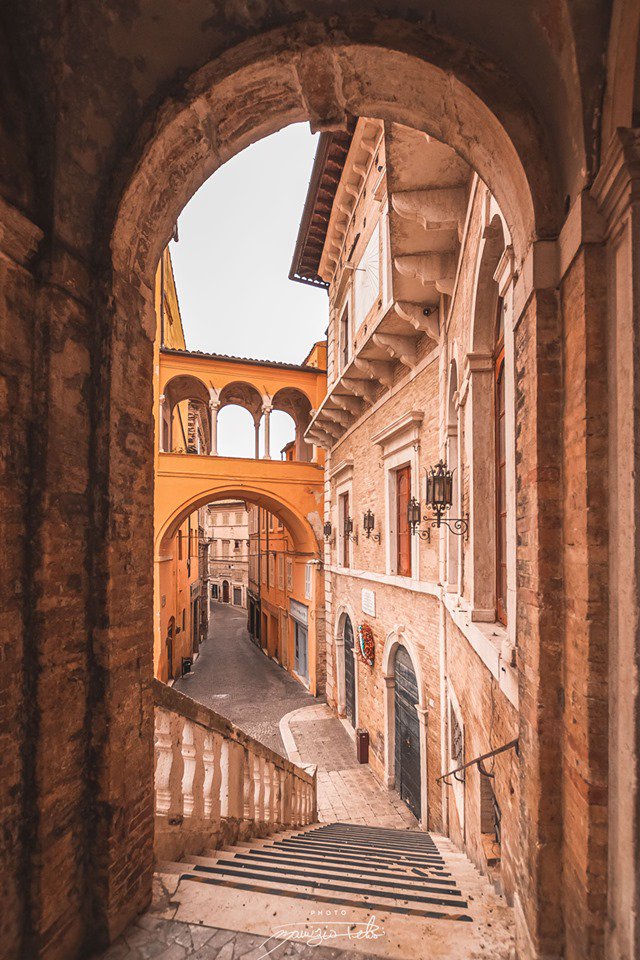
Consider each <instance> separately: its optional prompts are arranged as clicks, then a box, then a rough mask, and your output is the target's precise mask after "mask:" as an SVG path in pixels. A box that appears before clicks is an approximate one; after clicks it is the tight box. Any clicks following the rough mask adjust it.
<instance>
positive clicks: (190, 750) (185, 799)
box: [180, 720, 196, 817]
mask: <svg viewBox="0 0 640 960" xmlns="http://www.w3.org/2000/svg"><path fill="white" fill-rule="evenodd" d="M180 749H181V752H182V760H183V762H184V768H183V773H182V813H183V815H184V816H185V817H190V816H191V814H192V813H193V808H194V805H195V797H194V795H193V781H194V779H195V775H196V747H195V738H194V729H193V724H192V723H191V722H190V721H189V720H185V723H184V726H183V728H182V742H181V746H180Z"/></svg>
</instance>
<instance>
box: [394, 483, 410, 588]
mask: <svg viewBox="0 0 640 960" xmlns="http://www.w3.org/2000/svg"><path fill="white" fill-rule="evenodd" d="M410 497H411V467H402V468H401V469H400V470H398V471H396V507H397V514H396V530H397V545H396V546H397V573H398V576H400V577H410V576H411V533H410V531H409V516H408V509H409V499H410Z"/></svg>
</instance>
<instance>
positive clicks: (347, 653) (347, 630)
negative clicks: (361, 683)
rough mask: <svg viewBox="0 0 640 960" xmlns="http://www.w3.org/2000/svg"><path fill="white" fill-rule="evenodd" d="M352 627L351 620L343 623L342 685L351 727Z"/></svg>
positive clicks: (353, 682) (353, 722)
mask: <svg viewBox="0 0 640 960" xmlns="http://www.w3.org/2000/svg"><path fill="white" fill-rule="evenodd" d="M353 643H354V638H353V625H352V623H351V618H350V617H347V618H346V619H345V621H344V685H345V712H346V714H347V720H348V721H349V723H350V724H351V726H352V727H355V725H356V665H355V663H354V660H353Z"/></svg>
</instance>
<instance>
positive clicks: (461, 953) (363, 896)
mask: <svg viewBox="0 0 640 960" xmlns="http://www.w3.org/2000/svg"><path fill="white" fill-rule="evenodd" d="M158 870H159V873H160V875H161V876H162V878H163V882H164V884H165V886H166V887H167V888H168V889H171V890H172V893H171V897H170V901H169V905H168V909H167V911H166V912H165V917H166V919H171V920H174V921H182V922H184V923H188V924H191V925H195V924H199V925H205V926H206V925H208V926H211V927H216V928H223V929H226V930H238V931H243V932H246V933H251V934H255V935H259V937H260V938H261V941H260V942H264V943H265V947H264V955H265V956H266V955H267V953H268V952H269V951H272V952H275V953H276V956H277V952H278V951H280V950H282V947H281V946H280V945H278V944H277V940H278V939H280V940H284V941H286V940H289V939H295V940H297V941H300V940H306V941H310V938H312V937H315V943H314V944H313V945H314V946H317V945H321V944H322V945H324V946H331V947H333V948H337V949H341V950H348V951H354V952H356V953H360V954H364V955H365V956H371V955H375V956H387V957H417V956H429V957H430V958H431V957H447V958H448V960H449V958H453V957H461V958H465V960H466V958H476V957H487V958H488V957H490V958H491V960H503V958H504V960H507V958H510V957H512V956H513V941H512V935H511V925H512V912H511V910H510V909H509V908H508V907H507V906H506V904H505V902H504V900H503V899H502V898H501V897H499V896H498V895H497V894H496V893H495V891H494V890H493V888H492V886H491V885H490V884H489V883H488V882H487V880H486V879H485V878H483V877H481V876H480V875H479V874H478V873H477V871H476V870H475V868H474V867H473V866H472V864H471V863H470V862H469V860H467V858H466V857H465V856H464V855H462V854H461V853H460V852H459V851H457V850H456V849H455V848H454V847H453V845H452V844H451V842H450V841H448V840H446V839H445V838H443V837H434V836H432V835H430V834H427V833H422V832H419V831H414V830H391V829H382V828H378V827H369V826H366V827H365V826H360V825H356V824H347V823H332V824H318V825H314V826H310V827H306V828H304V829H300V830H290V831H283V832H280V833H277V834H275V835H273V836H271V837H269V838H263V839H258V840H253V841H248V842H239V843H235V844H232V845H229V846H226V847H224V848H223V849H221V850H214V851H209V852H207V853H206V854H205V855H203V856H196V857H191V858H185V860H184V861H183V862H179V863H164V864H160V865H159V868H158ZM310 945H311V944H310ZM284 946H286V943H285V944H284ZM310 955H311V954H310ZM257 957H258V954H256V958H257Z"/></svg>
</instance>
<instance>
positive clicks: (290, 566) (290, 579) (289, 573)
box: [287, 558, 293, 590]
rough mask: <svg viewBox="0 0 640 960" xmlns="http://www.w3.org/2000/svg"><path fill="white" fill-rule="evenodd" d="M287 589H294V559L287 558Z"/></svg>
mask: <svg viewBox="0 0 640 960" xmlns="http://www.w3.org/2000/svg"><path fill="white" fill-rule="evenodd" d="M287 590H293V560H289V558H287Z"/></svg>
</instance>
